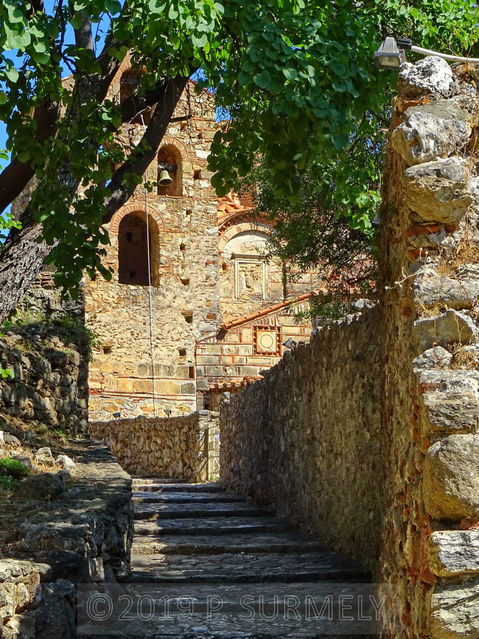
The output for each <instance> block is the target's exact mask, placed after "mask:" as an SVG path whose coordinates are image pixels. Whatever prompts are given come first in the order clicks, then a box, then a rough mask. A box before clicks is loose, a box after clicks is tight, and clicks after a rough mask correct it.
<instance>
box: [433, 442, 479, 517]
mask: <svg viewBox="0 0 479 639" xmlns="http://www.w3.org/2000/svg"><path fill="white" fill-rule="evenodd" d="M424 489H425V504H426V508H427V511H428V512H429V514H430V515H431V516H432V517H433V518H434V519H440V520H441V519H443V520H456V521H459V520H460V519H463V518H466V519H467V518H474V517H477V516H478V515H479V435H450V436H448V437H445V438H443V439H441V440H440V441H438V442H436V443H435V444H433V445H432V446H430V448H429V449H428V451H427V454H426V461H425V476H424Z"/></svg>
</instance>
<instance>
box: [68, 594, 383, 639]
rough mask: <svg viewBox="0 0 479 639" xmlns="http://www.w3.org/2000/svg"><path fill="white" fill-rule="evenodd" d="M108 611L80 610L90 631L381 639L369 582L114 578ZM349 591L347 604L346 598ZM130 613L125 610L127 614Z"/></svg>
mask: <svg viewBox="0 0 479 639" xmlns="http://www.w3.org/2000/svg"><path fill="white" fill-rule="evenodd" d="M113 588H114V590H113V591H112V592H110V591H107V592H108V596H109V598H110V600H111V601H112V602H114V605H115V607H114V609H113V611H112V614H110V615H109V616H108V619H106V620H102V619H101V618H100V619H95V620H92V619H91V615H88V614H86V613H84V614H83V615H81V617H80V620H79V625H78V631H79V635H80V636H82V637H83V636H88V637H89V638H90V639H97V638H98V639H116V638H117V637H122V638H123V639H147V638H149V639H172V638H173V637H174V638H175V639H283V638H284V639H286V638H288V639H358V638H359V637H361V639H378V637H379V635H380V632H379V623H378V622H377V621H376V618H375V617H376V614H375V609H374V605H371V603H370V597H371V598H373V599H376V601H377V595H376V594H375V591H374V589H373V587H372V586H371V585H370V584H366V583H360V584H357V583H352V584H348V583H345V582H340V583H335V582H324V583H319V584H314V583H311V582H306V583H281V582H276V583H263V584H225V585H218V584H212V585H208V584H205V585H202V584H196V585H195V587H194V589H193V590H192V589H191V587H190V586H185V585H181V584H170V585H168V588H167V589H165V588H164V586H162V585H160V584H154V583H150V584H139V583H132V584H128V586H126V587H124V588H123V587H122V586H121V585H117V586H113ZM341 597H343V600H342V601H343V604H341ZM125 613H126V614H125Z"/></svg>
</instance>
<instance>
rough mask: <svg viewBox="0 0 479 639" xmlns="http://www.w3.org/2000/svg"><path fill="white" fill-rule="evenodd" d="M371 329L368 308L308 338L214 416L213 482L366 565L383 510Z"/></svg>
mask: <svg viewBox="0 0 479 639" xmlns="http://www.w3.org/2000/svg"><path fill="white" fill-rule="evenodd" d="M377 321H378V311H377V310H373V311H369V312H368V313H367V314H365V315H358V316H354V317H352V318H351V319H349V320H347V321H345V322H338V323H334V324H332V325H330V326H328V327H327V328H324V329H323V330H321V331H315V333H314V334H313V335H312V337H311V341H310V344H309V345H304V346H299V347H297V348H296V349H295V350H294V351H292V352H289V353H286V354H285V355H284V357H283V359H282V360H281V362H280V363H279V364H277V365H276V366H274V367H273V368H271V369H270V370H269V371H267V372H266V373H265V374H264V379H262V380H260V381H258V382H256V383H254V384H253V385H251V386H249V387H248V388H247V389H245V390H243V391H241V392H240V393H239V394H238V395H237V396H236V397H235V398H234V400H232V401H231V402H230V403H229V404H223V406H222V412H221V453H220V455H221V457H220V468H221V481H222V482H224V483H225V484H226V486H227V487H228V488H230V489H232V490H234V491H235V492H239V493H241V494H245V495H249V496H251V497H252V498H253V499H254V500H256V501H259V502H261V503H267V504H274V506H275V508H276V509H277V510H278V511H279V512H280V513H281V515H283V516H286V517H287V518H290V519H292V520H294V521H296V522H298V523H299V524H300V525H301V526H302V528H303V529H305V530H307V531H310V532H312V533H314V534H316V535H318V536H320V537H321V538H322V539H325V540H327V541H329V542H331V543H334V544H335V545H336V547H337V548H338V549H341V550H343V551H346V552H348V553H350V554H354V555H355V556H357V557H358V558H359V559H360V560H362V561H363V562H364V563H365V564H367V565H370V566H373V565H374V563H375V562H376V561H377V558H378V554H379V546H380V517H381V505H382V502H383V495H382V485H383V482H382V468H381V450H380V440H381V437H380V431H381V422H380V414H379V396H380V377H379V375H378V374H377V373H378V371H379V344H378V340H377V339H374V327H375V326H376V325H377ZM363 367H364V368H365V369H367V370H370V371H372V372H374V373H375V374H374V375H370V376H369V375H368V376H366V375H364V374H362V371H363ZM338 398H341V401H340V402H338V401H337V400H338Z"/></svg>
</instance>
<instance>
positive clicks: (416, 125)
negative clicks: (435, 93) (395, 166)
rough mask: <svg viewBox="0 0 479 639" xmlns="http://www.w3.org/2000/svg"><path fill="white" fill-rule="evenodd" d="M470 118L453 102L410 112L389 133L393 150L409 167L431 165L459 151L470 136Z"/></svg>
mask: <svg viewBox="0 0 479 639" xmlns="http://www.w3.org/2000/svg"><path fill="white" fill-rule="evenodd" d="M470 121H471V115H470V114H469V113H468V112H467V111H465V110H464V109H462V108H461V107H460V106H459V104H458V103H457V101H456V100H442V101H440V102H433V103H431V104H424V105H421V106H417V107H411V108H409V109H408V110H407V111H406V113H405V119H404V122H403V123H402V124H401V125H400V126H398V127H397V128H396V129H395V130H394V131H393V133H392V136H391V143H392V146H393V149H394V150H395V151H397V152H398V153H400V154H401V156H402V157H403V158H404V160H405V161H406V163H407V164H408V165H413V164H419V163H422V162H432V161H435V160H437V159H438V158H445V157H448V156H450V155H453V154H455V153H456V152H457V151H458V150H460V149H461V148H462V147H464V145H465V144H466V142H467V141H468V139H469V137H470V135H471V130H472V129H471V124H470Z"/></svg>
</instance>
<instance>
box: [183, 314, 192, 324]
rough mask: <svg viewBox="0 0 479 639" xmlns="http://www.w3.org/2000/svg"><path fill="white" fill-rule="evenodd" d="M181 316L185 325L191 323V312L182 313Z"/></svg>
mask: <svg viewBox="0 0 479 639" xmlns="http://www.w3.org/2000/svg"><path fill="white" fill-rule="evenodd" d="M181 314H182V315H183V317H184V318H185V322H186V323H187V324H192V323H193V311H183V312H182V313H181Z"/></svg>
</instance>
